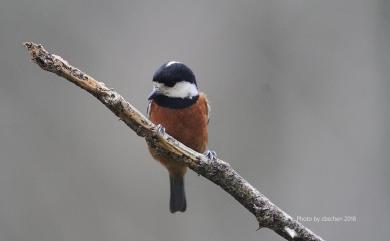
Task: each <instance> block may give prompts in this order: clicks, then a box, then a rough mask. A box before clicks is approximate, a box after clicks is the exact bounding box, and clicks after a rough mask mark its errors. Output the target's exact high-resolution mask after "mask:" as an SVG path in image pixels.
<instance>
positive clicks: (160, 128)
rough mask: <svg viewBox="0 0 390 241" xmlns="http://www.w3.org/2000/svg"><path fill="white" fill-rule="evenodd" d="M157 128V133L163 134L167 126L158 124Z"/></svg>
mask: <svg viewBox="0 0 390 241" xmlns="http://www.w3.org/2000/svg"><path fill="white" fill-rule="evenodd" d="M156 130H157V134H158V135H160V136H163V135H164V134H165V128H164V127H163V126H162V125H161V124H158V125H156Z"/></svg>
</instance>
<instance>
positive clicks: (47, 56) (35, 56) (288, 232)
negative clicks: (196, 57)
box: [24, 42, 323, 241]
mask: <svg viewBox="0 0 390 241" xmlns="http://www.w3.org/2000/svg"><path fill="white" fill-rule="evenodd" d="M24 46H25V47H26V48H27V50H28V53H29V55H30V56H31V59H32V60H33V61H34V62H35V63H37V64H38V65H39V66H40V67H41V68H42V69H44V70H46V71H49V72H53V73H55V74H57V75H59V76H61V77H64V78H65V79H67V80H68V81H70V82H72V83H74V84H75V85H77V86H79V87H80V88H82V89H84V90H86V91H88V92H89V93H91V94H92V95H93V96H95V97H96V98H97V99H98V100H100V102H102V103H103V104H104V105H105V106H106V107H107V108H108V109H110V110H111V111H112V112H113V113H114V114H115V115H116V116H118V117H119V118H120V119H121V120H122V121H123V122H124V123H125V124H126V125H127V126H128V127H130V128H131V129H132V130H133V131H135V132H136V133H137V135H138V136H141V137H144V138H145V139H146V141H147V142H148V143H149V144H151V146H152V147H153V148H155V149H156V150H157V151H158V152H160V153H162V154H164V155H168V156H169V157H171V158H172V159H175V160H177V161H179V162H183V163H185V164H186V165H187V166H188V167H189V168H191V169H192V170H193V171H195V172H196V173H198V174H200V175H202V176H204V177H205V178H207V179H209V180H210V181H212V182H214V183H215V184H217V185H218V186H220V187H221V188H223V189H224V190H225V191H226V192H227V193H229V194H230V195H231V196H233V197H234V198H235V199H236V200H237V201H238V202H239V203H241V204H242V205H243V206H244V207H245V208H246V209H248V210H249V212H251V213H252V214H253V215H254V216H255V217H256V219H257V221H258V223H259V229H260V228H263V227H266V228H270V229H272V230H274V231H275V232H276V233H278V234H279V235H280V236H282V237H283V238H285V239H286V240H316V241H319V240H323V239H322V238H321V237H319V236H318V235H316V234H314V233H313V232H312V231H311V230H309V229H308V228H306V227H304V226H303V225H302V224H301V223H299V222H298V221H296V220H294V219H292V218H291V216H289V215H288V214H287V213H285V212H284V211H283V210H281V209H280V208H279V207H277V206H276V205H275V204H273V203H272V202H271V201H270V200H269V199H268V198H267V197H265V196H264V195H263V194H261V193H260V192H259V191H258V190H257V189H256V188H254V187H253V186H252V185H251V184H249V183H248V182H247V181H246V180H245V179H244V178H242V177H241V176H240V175H239V174H238V173H237V172H236V171H235V170H234V169H233V168H232V167H231V166H230V165H229V164H228V163H227V162H224V161H222V160H220V159H217V160H213V161H210V160H209V159H207V158H206V157H205V156H204V155H203V154H200V153H198V152H196V151H194V150H192V149H190V148H188V147H187V146H185V145H183V144H182V143H180V142H179V141H177V140H176V139H174V138H173V137H171V136H169V135H168V134H166V133H160V132H158V131H157V130H156V126H155V125H154V124H153V123H152V122H151V121H149V120H148V119H147V118H146V117H145V116H143V115H142V114H141V112H140V111H138V110H137V109H136V108H135V107H133V106H132V105H131V104H130V103H128V102H127V101H126V100H125V99H124V98H123V97H122V96H121V95H120V94H118V93H117V92H116V91H114V90H113V89H110V88H107V87H106V85H105V84H104V83H102V82H99V81H97V80H95V79H94V78H92V77H91V76H89V75H87V74H85V73H83V72H82V71H80V70H79V69H77V68H75V67H73V66H71V65H70V64H68V62H67V61H65V60H64V59H62V58H61V57H60V56H57V55H54V54H51V53H49V52H47V51H46V50H45V49H44V48H43V47H42V45H40V44H35V43H32V42H26V43H24Z"/></svg>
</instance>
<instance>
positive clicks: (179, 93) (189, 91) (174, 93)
mask: <svg viewBox="0 0 390 241" xmlns="http://www.w3.org/2000/svg"><path fill="white" fill-rule="evenodd" d="M154 89H155V90H158V91H159V92H160V93H162V94H163V95H165V96H168V97H173V98H190V99H192V97H195V96H197V95H198V88H197V87H196V85H195V84H193V83H190V82H187V81H181V82H177V83H176V84H175V85H174V86H172V87H168V86H165V85H164V84H162V83H157V82H154Z"/></svg>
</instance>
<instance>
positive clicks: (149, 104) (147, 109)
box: [146, 101, 152, 119]
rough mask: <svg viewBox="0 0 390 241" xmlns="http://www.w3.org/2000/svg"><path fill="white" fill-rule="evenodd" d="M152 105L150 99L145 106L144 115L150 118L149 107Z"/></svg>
mask: <svg viewBox="0 0 390 241" xmlns="http://www.w3.org/2000/svg"><path fill="white" fill-rule="evenodd" d="M151 106H152V101H149V103H148V107H147V108H146V115H147V116H148V118H149V119H150V107H151Z"/></svg>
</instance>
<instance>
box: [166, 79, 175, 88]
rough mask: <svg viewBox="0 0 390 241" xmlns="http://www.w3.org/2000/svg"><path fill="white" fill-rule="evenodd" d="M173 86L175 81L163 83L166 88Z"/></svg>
mask: <svg viewBox="0 0 390 241" xmlns="http://www.w3.org/2000/svg"><path fill="white" fill-rule="evenodd" d="M175 84H176V81H172V80H166V81H164V85H165V86H168V87H173V86H174V85H175Z"/></svg>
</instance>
